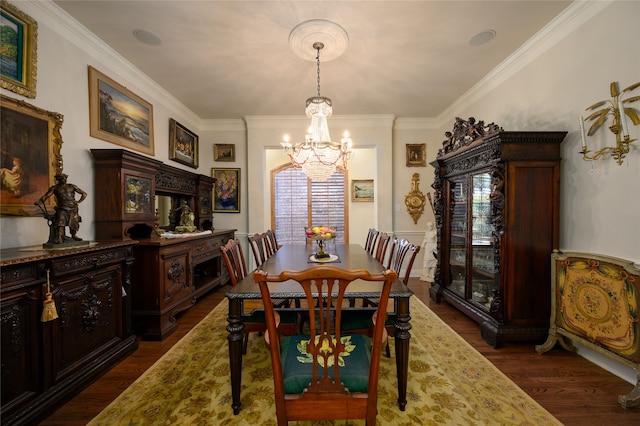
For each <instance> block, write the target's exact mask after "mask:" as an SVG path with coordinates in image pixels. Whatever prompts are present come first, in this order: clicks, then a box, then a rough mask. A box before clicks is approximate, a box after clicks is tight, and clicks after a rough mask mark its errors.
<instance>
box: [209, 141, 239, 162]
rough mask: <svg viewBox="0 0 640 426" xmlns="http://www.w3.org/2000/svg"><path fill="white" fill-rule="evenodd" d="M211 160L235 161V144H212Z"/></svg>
mask: <svg viewBox="0 0 640 426" xmlns="http://www.w3.org/2000/svg"><path fill="white" fill-rule="evenodd" d="M213 161H229V162H233V161H236V146H235V145H234V144H220V143H216V144H213Z"/></svg>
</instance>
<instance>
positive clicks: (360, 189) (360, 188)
mask: <svg viewBox="0 0 640 426" xmlns="http://www.w3.org/2000/svg"><path fill="white" fill-rule="evenodd" d="M373 199H374V193H373V179H366V180H355V179H354V180H352V181H351V201H373Z"/></svg>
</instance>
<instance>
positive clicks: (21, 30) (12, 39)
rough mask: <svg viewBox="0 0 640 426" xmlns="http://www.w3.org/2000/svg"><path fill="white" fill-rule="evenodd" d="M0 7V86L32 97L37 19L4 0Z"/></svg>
mask: <svg viewBox="0 0 640 426" xmlns="http://www.w3.org/2000/svg"><path fill="white" fill-rule="evenodd" d="M1 9H2V12H1V14H0V27H1V28H2V48H0V61H1V62H2V67H1V68H0V83H1V87H3V88H4V89H7V90H11V91H12V92H15V93H17V94H19V95H22V96H26V97H27V98H35V97H36V79H37V68H38V57H37V56H38V23H37V22H36V21H35V20H34V19H33V18H32V17H30V16H29V15H27V14H26V13H24V12H22V11H21V10H20V9H18V8H17V7H15V6H13V5H12V4H11V3H9V2H6V1H4V0H3V1H2V7H1Z"/></svg>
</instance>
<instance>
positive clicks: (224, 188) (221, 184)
mask: <svg viewBox="0 0 640 426" xmlns="http://www.w3.org/2000/svg"><path fill="white" fill-rule="evenodd" d="M211 177H212V178H214V179H215V183H214V184H213V212H214V213H240V169H231V168H223V169H218V168H212V169H211Z"/></svg>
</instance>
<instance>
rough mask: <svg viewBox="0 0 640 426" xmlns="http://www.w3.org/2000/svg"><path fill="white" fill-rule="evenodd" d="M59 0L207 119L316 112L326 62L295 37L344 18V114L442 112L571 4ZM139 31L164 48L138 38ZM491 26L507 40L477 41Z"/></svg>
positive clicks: (338, 82)
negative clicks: (302, 49) (312, 100)
mask: <svg viewBox="0 0 640 426" xmlns="http://www.w3.org/2000/svg"><path fill="white" fill-rule="evenodd" d="M54 1H55V3H56V4H58V5H59V6H60V7H61V8H63V9H64V10H65V11H66V12H67V13H69V14H70V15H71V16H73V17H74V18H75V19H76V20H78V21H79V22H80V23H82V24H83V25H84V26H85V27H87V28H88V29H89V30H90V31H91V32H93V33H94V34H96V35H97V36H98V37H100V38H101V39H102V40H104V41H105V42H106V43H107V44H109V45H110V46H111V47H112V48H113V49H115V50H116V51H117V52H118V53H120V54H121V55H122V56H123V57H125V58H126V59H127V60H129V61H130V62H131V63H133V64H134V65H135V66H136V67H138V68H139V69H140V70H141V71H143V72H144V73H145V74H146V75H148V76H149V77H150V78H152V79H153V80H154V81H156V82H157V83H158V84H160V85H161V86H162V87H163V88H165V89H166V90H167V91H168V92H170V93H171V94H172V95H173V96H175V97H176V98H177V99H178V100H180V101H181V102H182V103H183V104H184V105H186V106H187V107H188V108H189V109H190V110H192V111H193V112H194V113H195V114H197V115H198V116H199V117H200V118H202V119H214V118H241V117H243V116H249V115H302V114H304V106H305V100H306V99H307V98H308V97H310V96H314V95H315V94H316V92H317V89H316V65H315V63H314V62H309V61H306V60H303V59H301V58H300V57H299V56H297V55H296V54H295V53H293V51H292V50H291V49H290V47H289V42H288V38H289V33H290V31H291V30H292V29H293V28H294V27H295V26H296V25H298V24H300V23H301V22H304V21H306V20H309V19H328V20H330V21H333V22H335V23H337V24H339V25H341V26H342V27H343V28H344V29H345V30H346V31H347V33H348V36H349V44H348V47H347V49H346V51H345V52H344V54H342V56H340V57H338V58H337V59H335V60H332V61H329V62H323V61H322V53H321V55H320V62H321V63H320V71H321V72H320V77H321V94H322V95H323V96H327V97H330V98H332V100H333V111H334V114H335V115H353V114H395V115H397V116H399V117H437V116H438V115H439V114H440V113H441V112H442V111H443V110H444V109H445V108H447V107H448V106H450V105H451V103H452V102H454V101H455V100H456V99H458V98H459V97H460V96H461V95H462V94H464V93H465V92H466V91H467V90H469V89H470V88H471V87H473V86H474V85H475V84H476V83H477V82H478V81H479V80H480V79H481V78H482V77H484V76H485V75H486V74H487V73H489V72H490V71H491V70H492V69H494V68H495V67H496V66H497V65H499V64H500V63H501V62H502V61H504V60H505V59H506V58H508V57H509V55H510V54H512V53H513V52H514V51H516V50H517V49H518V48H519V47H520V46H521V45H522V44H523V43H525V42H526V41H527V40H529V39H530V38H531V37H533V36H534V35H535V34H536V33H538V32H539V31H540V30H541V29H542V28H543V27H544V26H545V25H546V24H547V23H549V22H550V21H551V20H552V19H553V18H554V17H556V16H557V15H558V14H559V13H560V12H562V11H563V10H564V9H565V8H566V7H567V6H568V5H569V4H571V1H561V0H555V1H543V0H537V1H523V0H511V1H426V0H425V1H355V0H352V1H321V0H316V1H266V0H264V1H211V0H200V1H177V0H174V1H167V0H164V1H148V0H137V1H113V0H108V1H102V0H90V1H89V0H86V1H81V0H73V1H62V0H54ZM135 29H145V30H148V31H151V32H153V33H155V34H157V35H158V36H159V37H160V38H161V39H162V44H161V45H159V46H150V45H146V44H143V43H141V42H139V41H137V40H136V39H135V38H134V37H133V31H134V30H135ZM486 29H492V30H495V32H496V37H495V38H494V39H493V40H492V41H490V42H489V43H487V44H484V45H481V46H475V47H474V46H471V45H470V44H469V39H470V38H471V37H472V36H473V35H474V34H476V33H478V32H480V31H483V30H486ZM310 49H312V47H311V46H310Z"/></svg>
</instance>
